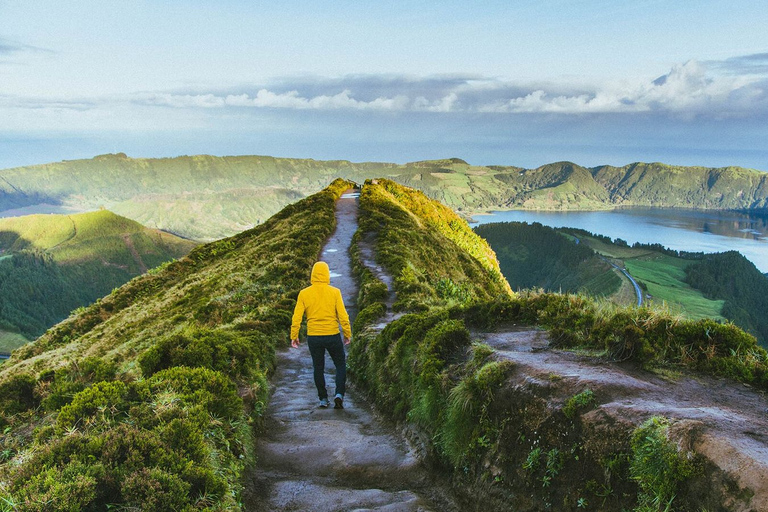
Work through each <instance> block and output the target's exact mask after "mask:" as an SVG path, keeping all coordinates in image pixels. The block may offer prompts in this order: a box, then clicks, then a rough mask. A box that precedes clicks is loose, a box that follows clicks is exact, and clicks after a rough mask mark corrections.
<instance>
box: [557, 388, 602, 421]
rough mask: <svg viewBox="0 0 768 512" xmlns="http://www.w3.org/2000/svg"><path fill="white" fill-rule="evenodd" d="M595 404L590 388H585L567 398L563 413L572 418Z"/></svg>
mask: <svg viewBox="0 0 768 512" xmlns="http://www.w3.org/2000/svg"><path fill="white" fill-rule="evenodd" d="M593 405H595V394H594V393H593V392H592V390H591V389H585V390H584V391H582V392H581V393H579V394H577V395H574V396H572V397H571V398H569V399H568V401H567V402H566V403H565V406H564V407H563V414H565V416H566V417H567V418H571V419H573V418H574V417H575V416H576V414H578V413H579V412H581V411H582V410H584V409H588V408H590V407H592V406H593Z"/></svg>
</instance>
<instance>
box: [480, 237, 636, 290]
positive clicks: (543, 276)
mask: <svg viewBox="0 0 768 512" xmlns="http://www.w3.org/2000/svg"><path fill="white" fill-rule="evenodd" d="M475 232H476V233H477V234H479V235H480V236H481V237H483V238H485V239H486V240H487V241H488V243H489V244H490V245H491V247H492V248H493V249H494V250H495V251H496V254H497V255H498V258H499V265H500V267H501V271H502V273H503V274H504V277H506V278H507V281H509V283H510V285H511V286H512V287H513V288H514V289H520V288H543V289H545V290H547V291H563V292H571V293H576V292H580V293H584V294H586V295H591V296H595V297H603V296H609V295H613V294H614V293H616V291H617V290H618V289H619V287H620V286H621V279H620V278H619V277H618V276H617V275H616V273H615V272H614V271H613V268H612V267H611V266H610V265H609V264H608V263H606V262H604V261H603V260H601V259H600V258H599V257H598V256H597V255H596V254H595V252H594V251H593V250H592V249H590V248H589V247H587V246H586V245H582V244H576V243H575V242H574V240H573V237H571V238H570V239H569V238H568V237H566V236H563V235H562V234H560V233H558V232H557V231H556V230H554V229H552V228H550V227H547V226H542V225H541V224H538V223H534V224H532V225H529V224H527V223H520V222H504V223H491V224H484V225H482V226H478V227H476V228H475Z"/></svg>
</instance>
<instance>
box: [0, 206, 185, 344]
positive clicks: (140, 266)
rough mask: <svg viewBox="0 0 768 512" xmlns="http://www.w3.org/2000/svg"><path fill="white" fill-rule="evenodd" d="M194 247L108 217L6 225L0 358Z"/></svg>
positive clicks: (0, 269)
mask: <svg viewBox="0 0 768 512" xmlns="http://www.w3.org/2000/svg"><path fill="white" fill-rule="evenodd" d="M195 245H196V244H195V243H194V242H191V241H189V240H183V239H181V238H179V237H176V236H174V235H171V234H168V233H164V232H162V231H158V230H153V229H148V228H145V227H144V226H142V225H140V224H139V223H137V222H135V221H132V220H130V219H126V218H124V217H120V216H119V215H115V214H114V213H112V212H109V211H106V210H102V211H96V212H91V213H82V214H76V215H28V216H24V217H15V218H6V219H0V252H2V257H0V328H2V329H3V330H4V331H6V333H7V334H8V335H6V336H3V337H0V352H10V350H12V349H13V348H16V347H17V346H19V345H20V344H21V343H23V342H24V340H25V338H26V339H32V338H35V337H37V336H39V335H40V334H42V333H43V332H44V331H45V330H46V329H48V328H49V327H51V326H52V325H54V324H55V323H57V322H59V321H61V320H63V319H64V318H66V317H67V316H68V315H69V313H70V312H71V311H72V310H73V309H75V308H78V307H81V306H86V305H88V304H90V303H92V302H93V301H95V300H96V299H99V298H101V297H103V296H104V295H106V294H108V293H109V292H110V291H112V289H114V288H116V287H118V286H120V285H122V284H124V283H126V282H127V281H129V280H130V279H132V278H133V277H135V276H137V275H139V274H142V273H144V272H146V271H147V269H149V268H153V267H156V266H158V265H160V264H162V263H164V262H166V261H169V260H171V259H174V258H178V257H181V256H183V255H185V254H186V253H188V252H189V251H190V250H191V249H192V248H193V247H194V246H195ZM12 333H19V334H22V335H23V337H19V336H12Z"/></svg>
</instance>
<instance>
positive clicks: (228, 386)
mask: <svg viewBox="0 0 768 512" xmlns="http://www.w3.org/2000/svg"><path fill="white" fill-rule="evenodd" d="M147 382H148V386H149V389H150V390H151V391H152V392H153V393H156V392H159V391H164V390H167V389H171V390H173V391H175V392H176V393H178V398H179V400H181V401H182V402H183V403H185V404H187V405H190V406H197V407H201V408H203V409H204V410H205V411H207V412H208V413H209V414H212V415H213V416H216V417H218V418H225V419H235V418H238V417H239V416H240V415H241V414H242V411H243V401H242V400H241V399H240V397H238V396H237V389H236V388H235V385H234V383H233V382H232V381H231V380H229V379H228V378H227V377H226V376H225V375H224V374H223V373H221V372H217V371H213V370H210V369H208V368H188V367H185V366H177V367H173V368H169V369H167V370H162V371H160V372H158V373H156V374H154V375H153V376H152V377H151V378H150V379H149V380H148V381H147Z"/></svg>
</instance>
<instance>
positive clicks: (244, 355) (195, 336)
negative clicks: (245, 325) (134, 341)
mask: <svg viewBox="0 0 768 512" xmlns="http://www.w3.org/2000/svg"><path fill="white" fill-rule="evenodd" d="M250 338H251V339H249V338H248V337H246V335H244V334H242V333H235V332H232V331H225V330H222V329H217V330H213V329H187V330H185V331H184V332H181V333H177V334H173V335H171V336H168V337H165V338H162V339H160V341H158V342H157V343H156V344H155V345H154V346H153V347H151V348H150V349H149V350H147V351H146V352H144V354H142V355H141V356H140V357H139V365H140V366H141V370H142V373H143V374H144V375H145V376H146V377H149V376H151V375H153V374H155V373H157V372H158V371H160V370H165V369H167V368H171V367H173V366H188V367H202V368H209V369H211V370H216V371H220V372H222V373H225V374H226V375H228V376H229V377H230V378H232V379H235V380H239V379H244V378H247V377H250V376H251V375H252V374H253V373H254V372H255V371H256V370H257V369H258V368H259V363H260V361H261V360H263V359H264V354H263V352H264V351H265V350H263V348H262V347H260V345H262V346H263V345H270V343H269V341H268V340H267V339H259V340H258V341H257V340H256V339H254V338H255V336H251V337H250ZM266 348H267V349H272V346H268V347H266ZM260 356H261V357H260Z"/></svg>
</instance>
